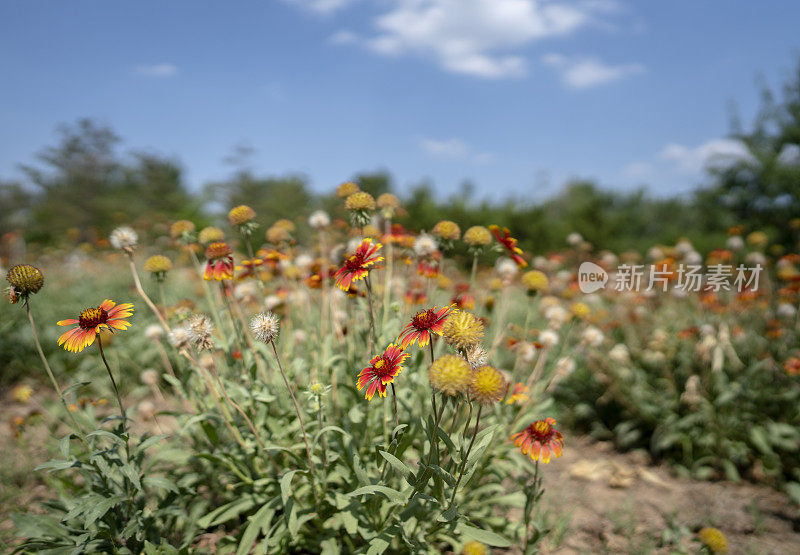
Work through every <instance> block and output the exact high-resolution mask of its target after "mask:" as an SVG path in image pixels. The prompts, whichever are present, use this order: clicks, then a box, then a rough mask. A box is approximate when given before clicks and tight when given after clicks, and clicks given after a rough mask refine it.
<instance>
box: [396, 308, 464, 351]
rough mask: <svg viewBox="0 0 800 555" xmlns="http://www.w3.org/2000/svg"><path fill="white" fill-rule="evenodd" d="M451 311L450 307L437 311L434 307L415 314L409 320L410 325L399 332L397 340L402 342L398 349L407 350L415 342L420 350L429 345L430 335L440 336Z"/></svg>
mask: <svg viewBox="0 0 800 555" xmlns="http://www.w3.org/2000/svg"><path fill="white" fill-rule="evenodd" d="M452 310H453V308H452V307H450V306H446V307H444V308H442V309H440V310H438V311H437V310H436V307H435V306H434V307H433V308H429V309H428V310H421V311H420V312H417V314H416V315H415V316H414V317H413V318H412V319H411V323H410V324H408V325H407V326H406V327H404V328H403V331H401V332H400V337H399V338H398V340H402V342H401V343H400V347H402V348H403V349H407V348H408V346H409V345H411V344H413V343H414V342H415V341H417V342H418V345H419V346H420V348H422V347H424V346H425V345H427V344H428V343H430V341H431V333H436V334H438V335H442V330H443V329H444V322H445V320H447V317H448V316H449V315H450V312H452Z"/></svg>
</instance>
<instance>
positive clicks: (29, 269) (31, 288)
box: [6, 264, 44, 296]
mask: <svg viewBox="0 0 800 555" xmlns="http://www.w3.org/2000/svg"><path fill="white" fill-rule="evenodd" d="M6 280H7V281H8V283H10V284H11V286H12V287H13V288H14V291H15V292H16V293H17V294H19V295H22V296H27V295H30V294H31V293H38V292H39V289H41V288H42V286H43V285H44V276H43V275H42V272H41V270H39V268H37V267H36V266H31V265H30V264H18V265H16V266H12V267H11V269H10V270H9V271H8V274H6Z"/></svg>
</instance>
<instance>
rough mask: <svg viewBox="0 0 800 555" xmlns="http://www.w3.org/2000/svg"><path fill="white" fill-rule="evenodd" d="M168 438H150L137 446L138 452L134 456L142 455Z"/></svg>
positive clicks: (163, 436) (162, 436)
mask: <svg viewBox="0 0 800 555" xmlns="http://www.w3.org/2000/svg"><path fill="white" fill-rule="evenodd" d="M166 437H167V436H165V435H161V436H152V437H148V438H147V439H145V440H144V441H142V442H140V443H139V445H137V446H136V451H134V456H136V455H138V454H139V453H142V452H144V451H146V450H147V449H149V448H150V447H152V446H153V445H155V444H156V443H158V442H159V441H161V440H162V439H165V438H166Z"/></svg>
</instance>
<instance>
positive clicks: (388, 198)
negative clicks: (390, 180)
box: [377, 193, 400, 210]
mask: <svg viewBox="0 0 800 555" xmlns="http://www.w3.org/2000/svg"><path fill="white" fill-rule="evenodd" d="M377 204H378V208H380V209H381V210H383V209H385V208H391V209H395V208H398V207H399V206H400V201H399V200H397V197H396V196H394V195H393V194H392V193H383V194H382V195H381V196H379V197H378V200H377Z"/></svg>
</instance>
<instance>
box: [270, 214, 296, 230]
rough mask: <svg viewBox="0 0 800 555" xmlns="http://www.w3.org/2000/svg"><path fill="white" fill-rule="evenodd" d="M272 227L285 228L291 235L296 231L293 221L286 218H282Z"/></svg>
mask: <svg viewBox="0 0 800 555" xmlns="http://www.w3.org/2000/svg"><path fill="white" fill-rule="evenodd" d="M272 225H273V226H275V227H280V228H283V229H285V230H286V231H288V232H289V233H291V232H292V231H294V230H295V225H294V224H293V223H292V221H291V220H287V219H286V218H281V219H280V220H278V221H277V222H275V223H274V224H272Z"/></svg>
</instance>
